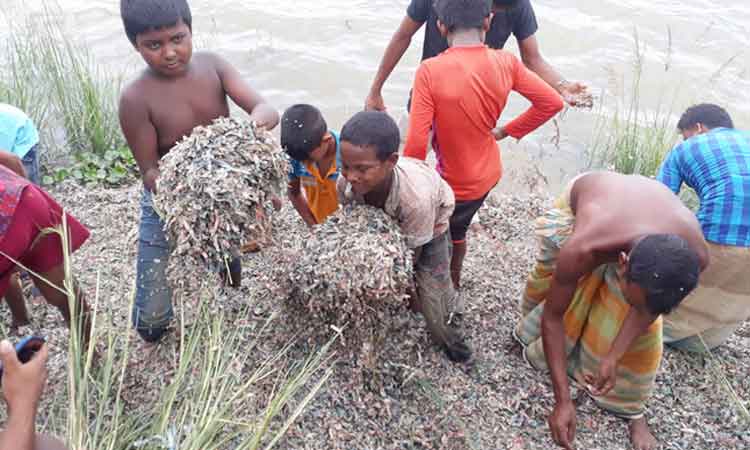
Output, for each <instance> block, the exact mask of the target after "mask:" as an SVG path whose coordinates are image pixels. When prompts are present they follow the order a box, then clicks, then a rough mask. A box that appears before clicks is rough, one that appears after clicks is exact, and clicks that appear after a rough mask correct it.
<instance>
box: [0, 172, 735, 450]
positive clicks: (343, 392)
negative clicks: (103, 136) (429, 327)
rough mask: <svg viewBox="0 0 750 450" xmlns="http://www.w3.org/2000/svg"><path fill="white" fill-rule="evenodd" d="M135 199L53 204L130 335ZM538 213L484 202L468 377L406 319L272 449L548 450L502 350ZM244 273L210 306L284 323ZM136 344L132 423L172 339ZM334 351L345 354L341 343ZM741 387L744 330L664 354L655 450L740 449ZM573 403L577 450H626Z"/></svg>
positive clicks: (540, 387)
mask: <svg viewBox="0 0 750 450" xmlns="http://www.w3.org/2000/svg"><path fill="white" fill-rule="evenodd" d="M138 189H139V188H138V187H137V186H133V187H130V188H123V189H111V190H108V189H100V188H83V187H78V186H73V185H64V186H60V187H56V188H54V189H52V190H51V193H52V194H53V195H54V196H55V197H56V198H57V199H58V200H59V201H60V202H61V203H62V204H63V205H64V206H65V207H67V208H69V210H70V212H72V213H73V214H74V215H75V216H76V217H78V218H79V219H80V220H81V221H82V222H84V223H85V224H86V225H87V226H89V227H90V229H91V231H92V237H91V239H90V241H89V242H88V243H87V244H86V245H85V246H84V247H83V248H82V249H81V250H80V251H79V252H78V253H77V254H76V259H75V268H76V272H77V274H78V276H79V279H80V280H81V281H82V283H83V285H84V287H85V288H86V290H87V292H90V293H91V294H90V295H93V292H94V289H95V288H96V286H97V279H98V280H99V293H100V295H99V304H98V308H99V309H100V310H103V309H106V310H110V311H112V314H113V318H112V321H111V322H112V325H113V326H120V327H126V326H128V324H129V318H128V307H129V304H130V301H131V298H130V296H131V295H132V290H133V280H134V276H135V267H134V266H135V264H134V262H135V249H136V242H137V223H138V206H137V205H138V198H139V192H138ZM545 202H546V201H545V200H543V199H541V198H540V197H537V196H525V195H519V196H496V197H493V198H491V199H490V201H489V202H488V203H489V204H488V206H487V207H486V208H485V209H483V210H482V212H481V215H480V221H479V223H478V224H475V225H474V226H473V228H472V231H471V234H470V241H469V255H468V257H467V260H466V265H465V269H464V270H465V273H464V276H463V279H464V280H465V295H466V298H467V306H468V308H467V309H468V311H467V315H466V318H465V319H464V326H465V332H466V334H467V337H468V341H469V343H470V345H471V346H472V348H473V350H474V352H475V363H474V365H473V366H472V367H464V366H460V365H455V364H452V363H450V362H449V361H448V360H447V359H446V358H445V356H444V355H443V353H442V352H441V351H439V350H438V349H437V348H436V347H434V346H432V345H430V343H429V339H428V334H427V331H426V329H425V327H424V323H423V321H422V319H421V318H420V317H418V316H416V315H412V314H411V313H405V315H404V316H403V317H402V318H401V319H400V320H399V321H398V323H395V324H394V329H393V331H392V333H391V335H390V337H389V339H387V340H386V341H385V342H384V343H383V349H382V352H381V354H380V358H379V360H378V365H377V366H376V368H375V369H374V370H364V369H363V368H362V365H361V364H360V363H359V362H358V361H354V360H351V359H348V358H345V357H343V355H347V354H351V353H352V352H347V351H341V352H339V355H340V356H339V357H338V358H337V359H336V363H335V364H336V369H335V373H334V375H333V377H332V378H331V379H330V380H329V381H328V383H327V384H326V386H325V387H324V388H323V390H322V391H321V392H320V394H319V395H318V397H317V398H316V399H315V400H314V402H313V403H312V404H311V405H310V407H309V408H308V409H307V410H306V411H305V412H304V413H303V415H302V416H301V417H300V418H299V420H298V421H297V422H296V423H295V424H294V425H293V426H292V427H291V428H290V430H289V433H288V434H287V436H286V438H285V439H284V440H283V441H282V442H281V443H280V444H279V446H278V448H281V449H315V450H319V449H347V450H349V449H352V450H354V449H356V450H365V449H389V450H390V449H488V450H489V449H514V450H520V449H551V448H554V444H553V442H552V440H551V438H550V436H549V433H548V430H547V426H546V416H547V414H548V412H549V411H550V409H551V407H552V403H553V398H552V391H551V388H550V383H549V381H548V377H547V376H546V375H545V374H542V373H538V372H536V371H534V370H532V369H531V368H530V367H529V366H527V365H526V363H525V362H524V361H523V359H522V358H521V356H520V349H519V347H518V346H517V344H516V343H515V342H514V340H513V339H512V337H511V330H512V328H513V326H514V325H515V323H516V321H517V320H518V313H517V312H516V303H517V300H518V297H519V295H520V292H521V290H522V289H523V285H524V281H525V277H526V274H527V271H528V270H529V268H530V267H531V265H532V263H533V258H534V254H535V246H534V241H533V239H532V237H531V221H532V219H533V218H534V216H535V215H536V214H537V213H538V212H539V211H540V209H541V208H543V207H544V204H545ZM282 215H283V220H282V221H281V223H280V224H277V225H276V226H275V228H274V232H275V234H276V237H277V239H280V241H282V242H284V241H286V242H289V241H290V240H293V239H305V238H306V233H308V231H307V229H306V228H305V227H304V225H302V224H301V220H300V219H298V217H296V215H295V213H294V211H293V209H292V208H291V207H290V206H289V205H287V206H285V207H284V209H283V211H282ZM277 245H281V244H277ZM243 263H244V270H245V271H244V274H243V279H244V285H243V287H242V289H241V290H240V291H232V290H228V291H226V292H227V294H226V295H224V296H223V297H222V298H219V299H217V301H216V305H217V307H222V308H226V309H229V310H239V308H238V306H239V305H241V304H243V303H251V304H252V309H251V311H252V314H251V315H250V316H236V319H235V320H237V321H238V322H242V324H243V325H246V324H248V323H253V322H258V323H261V322H265V321H266V320H267V318H268V317H269V316H270V315H271V314H272V313H274V312H282V311H283V301H282V299H281V298H279V297H278V296H277V295H276V294H275V293H274V292H275V290H274V289H275V286H276V284H277V283H275V280H274V277H276V276H278V265H277V264H276V261H275V260H274V251H273V250H272V249H271V248H269V247H266V248H264V249H263V250H262V251H261V252H260V253H252V254H248V255H245V256H244V259H243ZM31 311H32V315H33V321H34V323H33V324H32V326H31V329H32V330H33V331H37V332H41V333H43V334H45V335H46V336H48V337H49V339H50V342H51V347H52V348H51V352H50V354H51V358H50V364H49V365H50V381H49V385H48V388H47V391H46V396H45V399H44V402H43V405H42V406H41V407H40V419H39V420H40V423H60V422H61V421H64V418H63V417H57V416H56V414H59V411H58V410H57V409H55V408H51V407H50V405H53V404H54V402H55V398H58V400H59V396H60V395H59V394H61V393H62V392H64V390H65V385H66V368H65V364H66V356H65V353H66V351H67V350H66V345H67V344H66V339H67V331H66V330H65V328H64V327H63V325H62V322H61V320H60V319H59V316H58V314H57V312H56V311H54V310H52V309H51V308H49V307H47V306H45V305H44V303H43V302H38V301H36V302H34V303H33V305H32V306H31ZM2 316H3V317H1V318H0V320H2V321H4V323H5V324H7V323H9V322H10V319H9V314H8V311H7V309H6V308H3V309H2ZM309 331H310V330H306V325H305V321H304V319H303V318H300V317H289V316H286V317H281V318H280V319H279V320H277V321H276V323H275V325H274V326H273V327H271V328H269V330H268V331H267V332H266V333H265V335H264V338H263V339H264V340H263V342H262V345H261V346H259V347H258V350H257V353H258V355H257V357H258V358H263V357H264V355H266V356H267V354H266V353H267V352H273V351H274V349H276V348H281V347H283V346H284V345H285V344H286V343H287V342H289V340H290V339H292V338H293V337H295V336H296V337H297V338H298V340H297V342H298V343H297V344H296V345H295V346H294V347H293V349H292V351H291V352H289V353H288V355H287V358H290V359H303V358H304V357H305V356H306V355H307V354H308V353H309V352H310V351H311V350H313V349H314V348H316V347H315V344H316V340H315V338H311V337H310V336H314V335H315V333H311V332H309ZM21 332H28V329H27V330H22V331H21ZM132 335H133V342H135V344H134V346H133V349H132V351H131V355H132V356H131V361H130V362H129V364H128V373H127V375H126V386H125V389H124V391H123V394H122V395H123V397H124V398H125V402H126V403H125V404H126V408H130V409H137V408H142V407H146V406H144V405H149V404H153V402H154V401H155V399H156V398H157V397H158V396H159V394H160V392H161V389H163V387H164V386H165V384H166V383H165V381H168V380H169V376H170V373H169V371H170V367H172V366H173V360H174V358H175V357H176V356H175V355H176V353H177V349H176V338H175V337H174V334H170V335H169V336H168V338H167V339H166V340H165V342H164V343H163V344H161V345H159V346H158V347H155V348H154V347H150V346H147V345H145V344H143V343H141V342H140V341H138V340H137V338H136V337H135V333H132ZM306 338H307V339H306ZM317 343H318V344H319V343H321V342H320V340H318V341H317ZM338 345H341V346H345V345H346V336H345V335H344V337H343V340H341V341H340V342H339V344H338ZM350 350H351V349H350ZM354 353H356V352H354ZM253 357H255V355H253ZM749 374H750V324H749V325H746V326H745V327H744V328H742V329H741V330H740V331H739V332H738V333H737V334H736V335H735V336H734V337H733V338H732V339H731V340H730V342H729V343H728V344H727V345H725V346H724V347H722V348H720V349H719V350H717V351H716V352H715V354H714V359H713V362H712V360H711V359H705V358H701V357H694V356H688V355H684V354H681V353H678V352H675V351H670V350H667V351H666V353H665V359H664V362H663V365H662V370H661V372H660V376H659V378H658V388H657V391H656V393H655V395H654V398H653V399H652V400H651V402H650V405H649V422H650V424H651V426H652V428H653V430H654V432H655V434H656V435H657V437H658V438H659V439H660V441H661V442H662V443H663V448H666V449H701V450H704V449H746V448H750V428H748V427H749V426H750V424H749V423H748V422H743V421H742V418H741V415H740V413H738V409H737V407H736V406H735V404H734V403H733V402H732V400H731V398H732V397H731V395H730V394H729V393H728V391H727V390H726V389H725V386H724V384H723V380H724V379H726V380H727V381H728V383H729V385H731V387H732V388H733V389H734V392H735V393H736V395H737V396H739V398H741V399H744V402H745V405H746V406H748V400H749V399H750V376H748V375H749ZM724 377H725V378H724ZM577 394H580V391H577ZM578 401H579V405H578V416H577V417H578V428H577V430H578V432H577V439H576V443H577V448H579V449H588V450H593V449H602V450H605V449H606V450H616V449H628V448H630V446H629V444H628V437H627V432H626V426H625V424H624V423H623V422H622V421H621V420H618V419H616V418H614V417H611V416H609V415H607V414H604V413H602V412H601V411H600V410H598V409H597V408H596V407H595V405H594V404H593V402H592V401H590V400H589V399H587V398H586V397H585V396H584V395H578ZM249 413H250V412H249ZM63 423H64V422H63ZM58 429H59V428H58Z"/></svg>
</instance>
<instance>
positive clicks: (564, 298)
mask: <svg viewBox="0 0 750 450" xmlns="http://www.w3.org/2000/svg"><path fill="white" fill-rule="evenodd" d="M629 205H638V207H637V208H632V207H629ZM536 235H537V236H538V237H539V243H540V253H539V256H538V258H537V265H536V268H535V269H534V270H533V271H532V272H531V275H529V279H528V283H527V285H526V291H525V292H524V295H523V300H522V302H521V314H522V316H523V317H522V319H521V322H520V323H519V324H518V327H517V328H516V337H517V338H518V339H519V340H520V341H521V342H522V343H523V344H524V345H525V347H526V348H525V350H524V356H525V357H526V359H527V361H529V362H530V363H531V364H532V365H533V366H534V367H537V368H539V369H548V370H549V372H550V377H551V378H552V387H553V390H554V394H555V407H554V409H553V410H552V414H550V416H549V426H550V430H551V431H552V437H553V438H554V440H555V442H556V443H557V444H558V445H560V446H562V447H564V448H566V449H572V448H574V445H573V439H574V437H575V429H576V425H575V423H576V419H575V414H576V413H575V406H574V404H573V400H572V399H571V397H570V389H569V381H568V377H569V376H571V377H573V378H575V379H576V380H577V381H578V382H579V383H581V384H584V385H589V394H590V395H591V396H592V397H593V399H594V401H595V402H596V403H597V404H598V405H599V406H600V407H602V408H603V409H605V410H607V411H609V412H611V413H613V414H615V415H617V416H619V417H622V418H624V419H628V421H629V428H630V438H631V441H632V443H633V448H635V450H652V449H654V448H656V445H657V444H656V439H655V438H654V437H653V435H652V434H651V432H650V431H649V429H648V423H647V422H646V418H645V417H644V411H645V408H646V402H647V401H648V399H649V397H650V396H651V392H652V391H653V389H654V382H655V379H656V372H657V370H658V369H659V364H660V362H661V355H662V320H661V315H662V314H666V313H668V312H669V311H670V310H672V309H673V308H675V307H676V306H677V305H679V304H680V302H681V301H682V300H683V299H684V298H685V296H687V295H688V294H689V293H690V291H692V290H693V288H695V286H696V284H697V283H698V275H699V273H700V271H701V269H702V268H704V267H706V265H707V264H708V258H709V257H708V248H707V246H706V242H705V241H704V240H703V233H702V232H701V228H700V225H699V224H698V221H697V220H696V219H695V216H694V215H693V214H692V213H691V212H690V210H689V209H687V208H686V207H685V206H684V205H683V204H682V202H680V199H679V198H677V196H675V195H674V194H673V193H672V192H670V191H669V189H667V188H666V187H664V186H663V185H661V184H660V183H659V182H658V181H655V180H651V179H648V178H644V177H641V176H634V175H620V174H616V173H613V172H600V173H590V174H585V175H582V176H580V177H578V178H577V179H574V180H573V181H572V182H571V183H570V184H569V185H568V188H567V189H566V190H565V192H564V193H563V195H561V196H560V198H558V200H557V201H556V202H555V205H554V208H553V209H551V210H550V211H548V212H546V213H545V214H544V215H542V216H541V217H540V218H539V219H538V220H537V222H536Z"/></svg>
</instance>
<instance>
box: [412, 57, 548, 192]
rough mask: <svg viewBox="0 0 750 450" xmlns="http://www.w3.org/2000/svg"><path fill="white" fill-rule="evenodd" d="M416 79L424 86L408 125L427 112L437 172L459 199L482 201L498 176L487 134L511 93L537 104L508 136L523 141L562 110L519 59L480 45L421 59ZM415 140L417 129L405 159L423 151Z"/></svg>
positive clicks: (499, 166)
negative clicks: (477, 199)
mask: <svg viewBox="0 0 750 450" xmlns="http://www.w3.org/2000/svg"><path fill="white" fill-rule="evenodd" d="M417 79H418V80H421V81H423V82H415V93H414V100H413V101H414V104H413V107H412V124H426V123H428V122H427V121H425V120H422V119H423V118H424V114H425V113H432V115H433V122H432V123H431V124H430V125H431V126H433V131H434V133H435V140H434V142H433V147H434V148H435V150H436V153H437V157H438V164H439V167H438V170H439V171H440V172H441V174H442V175H443V178H445V179H446V181H448V183H449V184H450V185H451V187H452V188H453V190H454V192H455V193H456V198H457V199H459V200H469V199H476V198H479V197H481V196H482V195H483V194H485V193H486V192H487V191H488V190H490V189H491V188H492V187H493V186H494V185H495V184H496V183H497V182H498V180H499V179H500V177H501V173H502V164H501V161H500V153H499V152H498V151H497V144H496V142H495V136H494V135H493V133H492V131H493V129H494V128H495V126H496V124H497V120H498V119H499V118H500V114H501V113H502V112H503V110H504V109H505V106H506V102H507V100H508V96H509V95H510V92H511V91H512V90H516V91H519V92H520V93H521V94H523V95H524V96H526V97H534V99H535V100H536V101H535V104H534V107H533V108H532V109H531V110H529V111H528V112H527V113H526V114H525V115H523V116H521V117H519V118H518V119H516V120H514V121H512V122H511V123H509V124H508V125H507V126H506V127H505V132H506V133H507V134H508V135H510V136H514V137H517V138H521V137H523V136H525V135H526V134H528V133H529V132H531V131H533V129H535V128H536V127H537V126H538V125H540V123H541V122H544V121H546V120H547V119H548V118H549V117H551V116H552V115H554V114H555V113H556V112H557V111H558V110H559V109H560V108H562V101H561V99H560V96H559V95H557V93H555V92H554V91H553V90H552V89H551V88H549V87H548V86H547V85H545V84H544V83H543V82H542V81H541V80H539V79H538V78H537V77H536V76H535V75H533V74H532V73H531V72H529V71H528V70H527V69H526V68H524V66H523V64H522V63H521V62H520V61H519V60H518V58H516V57H515V56H513V55H512V54H510V53H507V52H505V51H502V50H492V49H489V48H487V47H486V46H485V45H484V44H481V43H479V44H477V45H473V46H463V47H452V48H450V49H448V50H446V51H445V52H443V53H442V54H440V55H438V56H436V57H435V58H431V59H428V60H426V61H425V62H424V63H422V66H421V67H420V68H419V70H418V72H417ZM418 103H419V104H418ZM410 127H411V124H410ZM410 130H412V128H410ZM418 135H419V130H418V129H415V130H414V132H413V133H412V132H410V133H409V138H411V139H409V140H407V143H406V149H405V152H404V153H405V154H407V155H411V153H412V152H416V151H418V148H421V147H422V146H423V144H422V142H416V141H415V138H416V137H417V136H418Z"/></svg>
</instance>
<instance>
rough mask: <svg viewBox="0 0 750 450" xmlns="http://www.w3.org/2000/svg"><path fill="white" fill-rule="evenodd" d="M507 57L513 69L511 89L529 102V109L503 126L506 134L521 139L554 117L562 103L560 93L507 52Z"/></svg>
mask: <svg viewBox="0 0 750 450" xmlns="http://www.w3.org/2000/svg"><path fill="white" fill-rule="evenodd" d="M507 57H508V58H509V61H510V63H511V64H510V65H511V70H512V71H513V90H514V91H516V92H518V93H519V94H521V95H523V96H524V97H526V98H527V99H528V100H529V101H530V102H531V106H530V107H529V109H527V110H526V111H525V112H524V113H523V114H521V115H520V116H518V117H516V118H515V119H513V120H512V121H511V122H510V123H508V124H506V125H505V126H504V127H503V129H504V132H505V133H506V134H507V135H508V136H513V137H514V138H516V139H521V138H522V137H524V136H526V135H527V134H529V133H531V132H532V131H534V130H536V129H537V128H539V127H540V126H542V124H544V123H545V122H547V121H548V120H549V119H551V118H552V117H554V115H555V114H557V113H558V112H559V111H560V110H561V109H562V108H563V106H564V105H563V102H562V99H561V98H560V95H559V94H558V93H557V92H556V91H555V90H554V89H552V88H551V87H550V86H549V85H548V84H546V83H545V82H544V81H542V79H541V78H539V76H538V75H536V74H535V73H533V72H531V71H530V70H528V69H527V68H526V67H524V65H523V64H521V62H520V61H519V60H518V59H517V58H516V57H515V56H512V55H509V54H508V55H507Z"/></svg>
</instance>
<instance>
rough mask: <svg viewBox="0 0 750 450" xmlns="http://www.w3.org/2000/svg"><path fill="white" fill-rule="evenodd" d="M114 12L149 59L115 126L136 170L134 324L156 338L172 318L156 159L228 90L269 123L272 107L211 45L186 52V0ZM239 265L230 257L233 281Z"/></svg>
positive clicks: (208, 116)
mask: <svg viewBox="0 0 750 450" xmlns="http://www.w3.org/2000/svg"><path fill="white" fill-rule="evenodd" d="M120 14H121V16H122V21H123V24H124V26H125V33H126V34H127V36H128V39H130V42H131V43H132V44H133V46H134V47H135V49H136V51H138V53H140V55H141V56H142V57H143V60H144V61H146V64H148V68H147V69H146V70H144V71H143V72H142V73H141V74H140V76H139V77H138V78H137V79H135V80H134V81H133V82H131V83H130V84H129V85H128V86H127V87H126V88H125V90H124V91H123V92H122V95H121V97H120V126H121V127H122V131H123V133H124V135H125V138H126V139H127V141H128V145H129V146H130V150H131V151H132V152H133V156H134V157H135V160H136V162H137V163H138V168H139V170H140V172H141V177H142V178H143V185H144V188H145V189H144V191H143V196H142V199H141V224H140V230H139V243H138V261H137V268H136V270H137V280H136V298H135V307H134V308H133V325H134V326H135V328H136V329H137V330H138V333H139V334H140V335H141V337H142V338H143V339H144V340H146V341H149V342H155V341H157V340H159V338H160V337H161V336H162V335H163V334H164V332H165V331H166V329H167V325H168V324H169V322H170V320H171V319H172V315H173V313H172V292H171V290H170V288H169V286H168V284H167V280H166V273H165V272H166V269H167V263H168V259H169V253H170V249H169V245H168V243H167V239H166V236H165V234H164V228H163V227H164V223H163V221H162V220H161V218H160V217H159V216H158V215H157V214H156V212H155V211H154V209H153V203H152V199H151V196H152V194H153V193H154V192H155V191H156V180H157V178H158V177H159V160H160V159H161V157H162V156H164V155H165V154H166V153H167V152H168V151H169V150H170V149H171V148H172V147H173V146H174V145H175V143H176V142H177V141H178V140H180V139H181V138H182V137H183V136H187V135H190V133H191V132H192V131H193V128H195V127H197V126H199V125H209V124H210V123H211V122H213V121H214V119H216V118H218V117H227V116H229V103H228V100H227V97H229V98H231V99H232V100H233V101H234V102H235V103H236V104H237V105H238V106H239V107H240V108H242V109H243V110H245V111H246V112H247V113H248V114H249V115H250V120H252V121H254V122H256V123H257V124H258V125H260V126H263V127H266V128H268V129H271V128H273V127H275V126H276V124H277V123H278V121H279V114H278V112H276V110H275V109H274V108H273V107H271V106H270V105H269V104H268V103H267V102H266V101H265V100H264V99H263V97H262V96H261V95H260V94H258V93H257V92H256V91H255V90H254V89H253V88H252V87H250V86H249V85H248V84H247V82H245V80H243V79H242V76H241V75H240V73H239V72H238V71H237V69H235V68H234V67H232V65H231V64H229V63H228V62H227V61H225V60H224V59H223V58H221V57H219V56H218V55H216V54H214V53H209V52H200V53H196V54H195V55H193V44H192V26H191V25H192V16H191V14H190V7H189V6H188V4H187V1H186V0H121V1H120ZM240 274H241V266H240V265H239V260H238V259H236V260H235V261H233V263H232V264H231V265H230V280H231V282H232V284H233V285H234V286H237V285H238V284H239V280H240Z"/></svg>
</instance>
